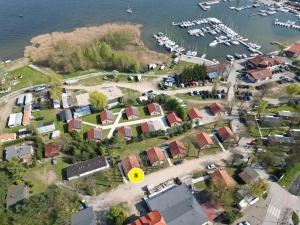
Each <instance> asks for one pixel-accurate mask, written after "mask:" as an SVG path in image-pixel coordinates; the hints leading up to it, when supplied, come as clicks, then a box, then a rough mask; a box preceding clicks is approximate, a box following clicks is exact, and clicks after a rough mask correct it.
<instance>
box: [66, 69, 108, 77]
mask: <svg viewBox="0 0 300 225" xmlns="http://www.w3.org/2000/svg"><path fill="white" fill-rule="evenodd" d="M96 72H105V71H104V70H96V69H90V70H84V71H76V72H74V73H65V74H61V75H62V77H63V79H70V78H74V77H79V76H82V75H86V74H90V73H96Z"/></svg>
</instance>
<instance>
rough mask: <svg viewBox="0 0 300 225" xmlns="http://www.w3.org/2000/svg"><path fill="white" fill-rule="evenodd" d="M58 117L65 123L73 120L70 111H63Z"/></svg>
mask: <svg viewBox="0 0 300 225" xmlns="http://www.w3.org/2000/svg"><path fill="white" fill-rule="evenodd" d="M59 116H60V119H61V120H62V121H66V122H69V121H70V120H71V119H73V116H72V112H71V110H70V109H65V110H63V111H61V112H60V114H59Z"/></svg>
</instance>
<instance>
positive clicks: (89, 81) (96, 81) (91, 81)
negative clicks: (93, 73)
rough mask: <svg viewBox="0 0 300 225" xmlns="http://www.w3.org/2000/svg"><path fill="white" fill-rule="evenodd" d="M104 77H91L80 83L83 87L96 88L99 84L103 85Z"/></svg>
mask: <svg viewBox="0 0 300 225" xmlns="http://www.w3.org/2000/svg"><path fill="white" fill-rule="evenodd" d="M103 77H104V76H97V77H91V78H87V79H84V80H81V81H80V84H81V85H84V86H95V85H99V84H103V83H104V82H105V80H103Z"/></svg>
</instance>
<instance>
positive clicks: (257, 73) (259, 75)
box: [248, 68, 272, 80]
mask: <svg viewBox="0 0 300 225" xmlns="http://www.w3.org/2000/svg"><path fill="white" fill-rule="evenodd" d="M248 74H249V75H250V76H251V77H253V78H254V79H255V80H264V79H266V78H268V77H271V76H272V71H271V70H270V69H268V68H267V69H261V70H250V71H248Z"/></svg>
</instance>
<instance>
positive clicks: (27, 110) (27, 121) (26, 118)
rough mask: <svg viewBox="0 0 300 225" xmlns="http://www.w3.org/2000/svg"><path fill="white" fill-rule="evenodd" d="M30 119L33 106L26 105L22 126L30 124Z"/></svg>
mask: <svg viewBox="0 0 300 225" xmlns="http://www.w3.org/2000/svg"><path fill="white" fill-rule="evenodd" d="M30 118H31V105H25V106H24V110H23V119H22V125H23V126H26V125H28V124H30Z"/></svg>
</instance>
